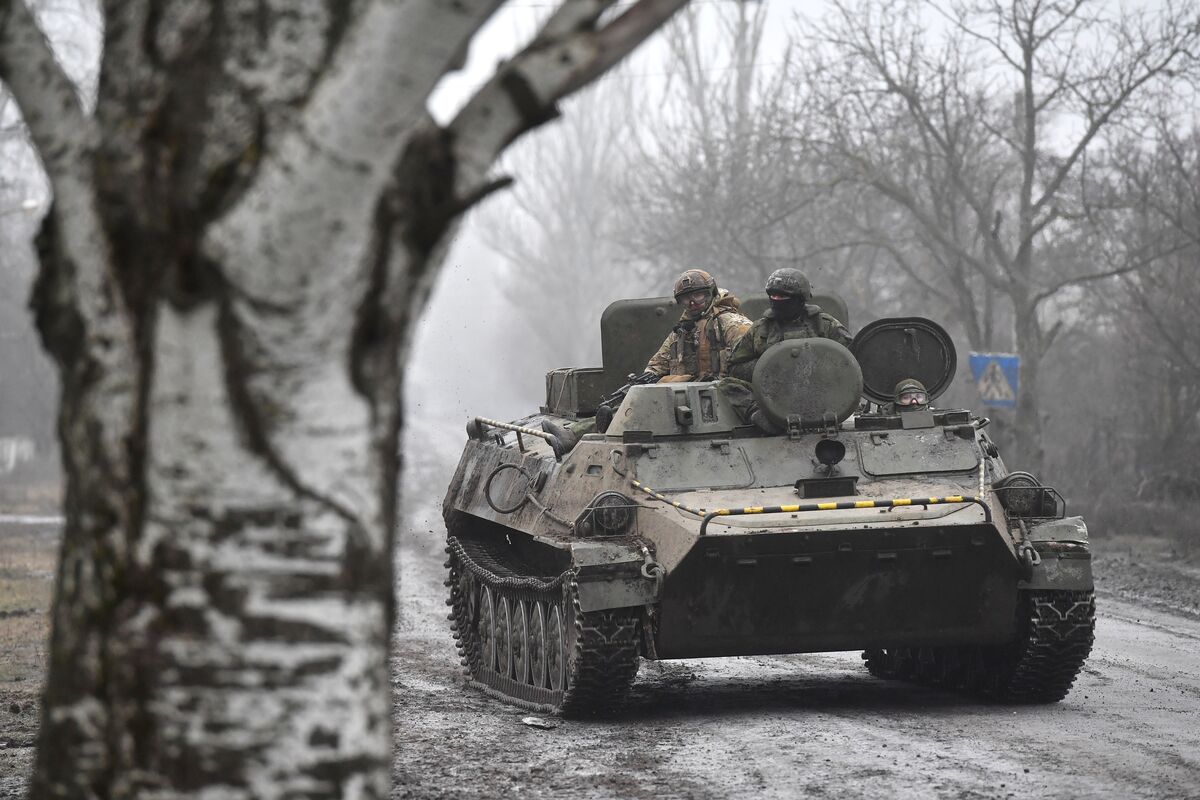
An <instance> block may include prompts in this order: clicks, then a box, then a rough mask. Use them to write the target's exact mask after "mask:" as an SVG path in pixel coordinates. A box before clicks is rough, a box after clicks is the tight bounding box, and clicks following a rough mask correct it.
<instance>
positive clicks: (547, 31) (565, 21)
mask: <svg viewBox="0 0 1200 800" xmlns="http://www.w3.org/2000/svg"><path fill="white" fill-rule="evenodd" d="M686 2H687V0H638V2H637V3H635V4H634V5H632V6H630V7H629V8H628V9H627V10H626V11H625V12H624V13H623V14H621V15H620V16H619V17H617V18H616V19H615V20H613V21H612V22H610V23H608V24H607V25H605V26H603V27H602V28H600V29H598V30H597V29H595V27H594V26H595V24H596V21H597V19H598V18H599V16H600V14H601V13H602V12H603V11H604V9H605V8H606V7H607V6H609V5H611V0H606V1H603V2H597V1H595V0H593V1H591V2H568V3H564V4H563V5H562V6H561V7H559V9H558V11H557V12H555V13H554V14H553V15H552V16H551V18H550V19H549V20H548V21H547V23H546V25H545V26H544V27H543V29H542V30H541V31H540V32H539V33H538V35H537V36H536V37H535V38H534V40H533V41H532V42H531V43H530V44H529V46H528V47H526V48H525V49H524V50H523V51H521V53H519V54H518V55H516V56H514V57H513V59H512V60H511V61H509V62H508V63H507V64H505V65H504V66H503V67H501V69H500V70H498V71H497V74H496V76H495V77H494V78H493V79H492V80H490V81H488V83H487V84H485V85H484V86H483V87H482V88H481V89H479V91H478V92H476V94H475V95H474V96H473V97H472V98H471V99H470V100H469V101H468V102H467V105H466V106H465V107H464V108H463V110H462V111H461V112H459V114H458V116H457V117H455V119H454V120H453V121H452V122H451V123H450V125H449V126H448V130H449V131H450V133H451V134H452V138H453V141H454V148H455V152H456V156H457V163H458V165H459V170H460V171H459V179H458V186H459V187H460V189H459V190H460V191H466V190H467V188H466V187H469V186H471V185H472V184H473V183H474V182H476V181H478V180H480V179H481V178H482V176H483V175H484V174H486V172H487V169H488V167H489V166H490V165H491V163H492V161H493V160H494V159H495V157H496V156H497V155H498V154H499V153H500V152H501V151H502V150H503V149H504V148H505V147H507V146H508V145H509V144H510V143H511V142H512V141H513V140H514V139H516V138H517V137H518V136H520V135H521V134H522V133H525V132H527V131H529V130H531V129H533V128H535V127H537V126H538V125H541V124H543V123H545V122H546V121H548V120H550V119H553V118H554V116H556V115H557V109H556V104H557V103H558V101H559V100H561V99H563V98H564V97H566V96H567V95H569V94H571V93H572V92H574V91H576V90H578V89H579V88H580V87H582V86H585V85H587V84H588V83H589V82H591V81H593V80H595V79H596V78H598V77H599V76H600V75H602V74H604V73H605V72H606V71H607V70H608V69H610V68H611V67H612V66H613V65H614V64H616V63H617V61H619V60H620V59H621V58H624V57H625V56H626V55H628V54H629V53H630V52H632V51H633V50H634V48H636V47H637V46H638V45H640V44H641V43H642V42H643V41H644V40H645V39H646V38H647V37H648V36H649V35H650V34H651V33H653V32H654V31H655V30H657V29H658V28H659V27H660V26H661V25H662V24H663V23H664V22H666V21H667V20H668V19H669V18H670V17H671V15H672V14H674V13H675V12H676V11H678V10H679V9H680V8H682V7H683V6H684V5H685V4H686Z"/></svg>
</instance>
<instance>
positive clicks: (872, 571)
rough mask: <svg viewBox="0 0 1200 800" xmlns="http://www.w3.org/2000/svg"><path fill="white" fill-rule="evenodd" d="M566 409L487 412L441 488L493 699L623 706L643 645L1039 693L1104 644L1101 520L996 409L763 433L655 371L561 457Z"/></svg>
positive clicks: (709, 396) (467, 647) (467, 653)
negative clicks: (660, 379)
mask: <svg viewBox="0 0 1200 800" xmlns="http://www.w3.org/2000/svg"><path fill="white" fill-rule="evenodd" d="M822 341H824V340H822ZM826 344H827V345H828V346H829V347H831V348H839V349H841V348H840V345H836V344H834V343H832V342H827V343H826ZM785 345H786V343H784V344H783V345H777V347H784V346H785ZM806 348H807V349H804V351H803V352H804V353H810V352H811V351H812V350H813V348H812V347H811V346H807V345H806ZM793 349H795V348H793ZM817 349H818V350H819V349H820V348H817ZM856 355H858V356H859V360H860V361H861V360H864V356H863V355H861V354H856ZM789 357H790V356H789ZM804 357H807V356H806V355H805V356H804ZM838 357H839V358H841V356H840V355H839V356H838ZM868 360H869V359H868ZM764 383H765V382H764ZM843 389H844V387H843ZM840 394H844V391H842V392H841V393H840ZM840 394H839V396H840ZM556 412H559V413H556ZM573 416H574V415H572V414H569V413H561V409H558V408H556V407H555V406H554V404H553V402H548V404H547V407H546V408H544V409H543V411H542V413H541V414H538V415H535V416H532V417H529V418H527V419H524V420H520V421H518V422H516V423H500V422H497V421H494V420H487V419H482V418H479V419H476V420H474V421H473V422H472V424H471V425H470V426H469V428H468V433H469V436H470V440H469V441H468V443H467V445H466V448H465V450H464V453H463V456H462V459H461V461H460V463H459V466H458V469H457V472H456V474H455V476H454V479H453V481H452V482H451V485H450V488H449V491H448V492H447V495H446V500H445V504H444V509H443V510H444V516H445V519H446V524H447V529H448V533H449V536H448V546H447V553H448V560H447V567H448V569H449V577H448V580H447V585H448V587H449V590H450V597H449V600H448V602H449V604H450V606H451V614H450V617H451V621H452V629H453V631H454V635H455V637H456V639H457V641H458V645H459V649H460V652H461V655H462V659H463V664H464V666H465V667H466V669H467V672H468V675H469V676H470V679H471V680H472V682H474V683H475V684H477V685H479V686H481V687H483V688H484V689H485V690H486V691H488V692H490V693H492V694H495V695H497V696H500V697H502V698H504V699H506V700H508V701H510V702H514V703H517V704H519V705H524V706H526V707H530V708H536V709H540V710H544V711H555V712H564V713H569V714H589V713H600V712H609V711H611V710H613V709H615V708H618V707H619V706H620V704H621V702H622V700H623V699H624V698H625V696H626V694H627V692H628V689H629V687H630V685H631V684H632V681H633V679H634V677H635V676H636V674H637V670H638V666H639V663H640V659H642V658H647V659H675V658H699V657H716V656H730V655H757V654H778V653H806V652H821V651H835V650H862V651H864V659H865V660H866V666H867V669H868V670H870V672H872V673H873V674H875V675H878V676H880V677H887V678H906V679H914V680H921V681H929V682H935V683H941V684H944V685H948V686H954V687H960V688H966V689H971V690H975V691H978V692H982V693H985V694H988V695H991V696H993V697H995V698H998V699H1001V700H1008V701H1031V702H1047V701H1055V700H1058V699H1061V698H1062V697H1063V696H1065V695H1066V693H1067V692H1068V691H1069V689H1070V686H1071V684H1072V682H1073V680H1074V678H1075V675H1076V674H1077V673H1078V671H1079V669H1080V668H1081V667H1082V664H1083V662H1084V659H1085V658H1086V657H1087V655H1088V652H1089V651H1090V647H1091V642H1092V630H1093V626H1094V605H1093V601H1092V588H1093V587H1092V577H1091V560H1090V552H1089V550H1088V542H1087V529H1086V526H1085V525H1084V524H1083V522H1082V520H1080V519H1078V518H1067V517H1065V516H1064V515H1063V513H1062V512H1063V507H1062V506H1063V504H1062V502H1061V500H1060V499H1059V498H1058V497H1057V494H1056V493H1054V492H1053V490H1051V489H1049V488H1047V487H1043V486H1041V485H1040V484H1038V483H1037V482H1036V481H1033V480H1031V479H1026V477H1025V476H1024V474H1020V473H1014V474H1010V473H1009V472H1008V470H1007V469H1006V468H1005V466H1004V464H1003V462H1002V461H1001V459H1000V458H999V456H998V453H997V452H996V448H995V445H994V444H993V443H992V442H991V441H990V440H989V438H988V437H987V435H986V432H985V431H984V430H983V428H984V426H985V425H986V420H981V419H979V418H976V417H974V416H972V415H971V414H969V413H968V412H966V411H927V412H923V413H922V415H921V416H920V417H919V418H917V419H914V418H911V417H907V416H905V415H903V414H898V413H851V414H843V413H841V412H837V413H832V414H830V413H825V414H817V415H811V416H810V417H808V418H805V417H804V416H803V415H789V418H788V419H786V420H785V421H786V422H787V423H788V430H787V431H786V432H785V433H781V434H778V435H769V434H764V433H762V432H761V431H759V430H758V429H756V428H755V427H754V426H750V425H746V424H744V423H743V422H742V420H741V419H740V417H739V415H738V413H737V412H736V410H735V409H734V408H733V406H732V405H731V404H730V402H729V400H728V399H727V398H726V396H725V394H724V393H723V392H722V391H721V388H720V386H718V385H717V384H713V383H676V384H658V385H649V386H637V387H633V388H632V389H631V390H630V391H629V394H628V396H627V397H626V398H625V401H624V403H622V405H621V407H620V409H619V410H618V413H617V414H616V415H615V418H614V421H613V423H612V425H611V426H610V427H609V428H608V430H607V431H606V432H605V433H603V434H601V433H595V434H590V435H585V436H583V438H582V439H581V440H580V441H579V442H578V444H577V445H575V446H574V447H573V448H572V449H570V450H569V451H566V449H565V448H564V447H562V443H561V442H560V441H558V440H557V439H556V437H554V436H553V435H551V434H547V433H545V432H544V431H543V430H542V427H541V423H542V422H543V421H545V420H551V421H553V422H556V423H560V424H567V423H569V422H571V421H572V419H573ZM838 416H841V417H842V418H840V419H839V418H837V417H838ZM1031 498H1032V499H1031Z"/></svg>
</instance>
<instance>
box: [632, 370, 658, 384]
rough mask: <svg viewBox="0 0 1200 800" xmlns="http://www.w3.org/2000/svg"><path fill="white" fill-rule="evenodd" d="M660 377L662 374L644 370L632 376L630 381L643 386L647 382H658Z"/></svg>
mask: <svg viewBox="0 0 1200 800" xmlns="http://www.w3.org/2000/svg"><path fill="white" fill-rule="evenodd" d="M661 379H662V375H659V374H658V373H657V372H651V371H650V370H646V371H645V372H643V373H642V374H641V375H638V376H637V377H636V378H634V379H633V380H632V381H631V383H634V384H637V385H638V386H645V385H646V384H648V383H658V382H659V380H661Z"/></svg>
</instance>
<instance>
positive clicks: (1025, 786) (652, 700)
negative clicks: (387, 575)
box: [393, 525, 1200, 798]
mask: <svg viewBox="0 0 1200 800" xmlns="http://www.w3.org/2000/svg"><path fill="white" fill-rule="evenodd" d="M428 527H429V528H430V529H432V530H436V528H433V526H432V525H431V526H428ZM422 544H423V545H424V546H422V547H410V548H409V549H407V550H406V551H405V553H404V556H405V558H404V559H403V564H402V574H403V582H402V595H403V606H402V607H403V613H402V618H401V622H400V630H399V635H398V653H399V654H400V655H399V657H398V662H397V672H396V699H397V706H396V708H397V713H396V723H397V733H396V742H397V758H396V788H395V789H394V791H393V796H394V797H397V798H441V797H446V798H450V797H479V798H485V797H539V798H540V797H545V798H551V797H554V798H558V797H568V796H577V797H588V798H610V797H611V798H626V797H631V798H676V797H678V798H720V797H780V798H785V797H787V798H790V797H836V798H855V797H864V798H865V797H871V798H875V797H912V798H926V797H945V798H1005V797H1038V798H1047V797H1051V798H1059V797H1062V798H1069V797H1089V798H1091V797H1111V798H1131V797H1147V798H1150V797H1153V798H1159V797H1200V725H1198V724H1197V723H1196V721H1197V720H1198V719H1200V614H1198V611H1197V610H1198V609H1200V570H1198V569H1196V568H1195V567H1190V566H1187V565H1183V564H1179V563H1177V562H1175V561H1173V560H1172V559H1171V556H1170V550H1169V546H1168V545H1166V544H1165V543H1163V542H1150V543H1139V545H1138V546H1136V547H1131V546H1129V545H1128V544H1124V545H1120V546H1118V545H1113V546H1109V547H1105V543H1100V544H1098V545H1097V550H1098V551H1099V553H1100V554H1099V556H1098V558H1097V562H1096V568H1097V574H1098V575H1099V601H1098V603H1097V606H1098V609H1099V611H1098V613H1099V622H1098V625H1097V634H1096V645H1095V649H1094V650H1093V653H1092V656H1091V658H1090V659H1089V661H1088V663H1087V665H1086V667H1085V670H1084V672H1083V674H1082V675H1081V676H1080V677H1079V679H1078V681H1077V682H1076V685H1075V688H1074V690H1073V691H1072V692H1071V694H1070V695H1069V696H1068V697H1067V699H1066V700H1065V701H1063V702H1061V703H1057V704H1053V705H1048V706H1032V707H1029V706H1021V707H1012V706H1003V705H997V704H991V703H987V702H982V701H979V700H977V699H974V698H971V697H966V696H963V695H958V694H955V693H951V692H946V691H941V690H934V689H929V688H924V687H919V686H912V685H908V684H905V683H901V682H893V681H882V680H878V679H876V678H873V677H871V676H870V675H868V674H867V672H866V670H865V669H864V668H863V666H862V661H861V658H860V656H859V653H857V652H854V653H831V654H820V655H804V656H772V657H754V658H750V657H748V658H728V659H709V660H696V661H680V662H664V663H650V662H643V665H642V671H641V673H640V674H639V676H638V680H637V682H636V684H635V687H634V696H633V702H632V708H631V711H630V713H629V714H627V715H626V716H624V717H622V718H620V719H617V720H606V721H572V720H562V719H554V718H550V720H549V721H550V723H551V724H554V725H555V726H556V727H554V728H553V729H550V730H545V729H539V728H534V727H529V726H527V725H526V724H523V723H522V719H523V718H525V717H527V716H529V715H528V712H525V711H522V710H520V709H516V708H511V707H508V706H506V705H504V704H502V703H500V702H498V701H495V700H492V699H490V698H488V697H485V696H484V695H482V694H481V693H479V692H477V691H473V690H469V689H465V688H464V687H463V684H462V677H461V672H460V668H459V666H458V661H457V657H456V654H455V651H454V648H453V647H452V640H451V639H450V636H449V633H448V631H447V628H446V623H445V613H446V607H445V605H444V604H443V601H442V597H443V591H444V590H443V589H442V586H441V578H442V571H441V561H442V554H441V552H440V549H439V548H438V544H439V542H437V534H435V533H432V532H427V533H426V534H425V539H424V541H423V542H422Z"/></svg>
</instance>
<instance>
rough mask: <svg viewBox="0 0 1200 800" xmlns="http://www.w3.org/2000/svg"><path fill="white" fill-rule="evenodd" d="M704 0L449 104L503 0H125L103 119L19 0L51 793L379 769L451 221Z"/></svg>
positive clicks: (217, 788)
mask: <svg viewBox="0 0 1200 800" xmlns="http://www.w3.org/2000/svg"><path fill="white" fill-rule="evenodd" d="M683 2H684V0H641V2H638V3H636V4H634V5H633V6H632V7H630V8H629V9H627V10H625V11H624V13H623V14H621V15H620V16H618V17H616V18H615V19H614V20H613V21H612V22H610V23H608V24H605V25H599V24H598V19H599V18H600V15H601V13H602V12H604V11H605V9H607V8H608V7H609V6H611V5H612V2H611V0H604V1H596V0H572V2H567V3H565V4H564V5H563V6H562V8H561V9H560V10H559V11H558V12H557V13H556V14H555V15H553V16H552V18H551V20H550V22H549V23H548V24H547V26H546V28H545V30H544V31H543V32H542V33H541V34H539V36H538V37H537V38H536V39H535V41H534V42H533V43H532V44H531V46H530V49H528V50H527V51H525V52H524V53H522V54H521V55H520V56H518V57H517V58H515V59H514V60H513V61H512V62H510V64H509V65H507V66H506V67H505V68H504V72H503V73H502V77H501V78H500V79H498V80H496V81H493V82H492V83H489V84H488V85H487V86H486V87H485V88H484V89H483V90H481V92H480V93H479V95H478V96H477V97H476V98H475V100H474V101H473V102H472V103H471V104H469V105H468V107H467V109H466V110H464V112H463V114H462V115H460V117H459V119H458V120H456V121H455V122H454V124H452V125H451V126H450V127H449V128H448V129H446V130H442V129H439V128H437V127H436V126H435V125H434V124H433V123H432V121H431V120H430V119H429V118H428V116H427V115H426V112H425V107H424V106H425V101H426V98H427V96H428V94H429V93H430V91H431V90H432V89H433V87H434V85H435V84H436V83H437V81H438V80H439V79H440V78H441V76H442V75H443V74H444V73H445V72H446V71H447V70H449V69H453V68H454V67H455V65H456V64H457V63H458V62H459V61H460V60H461V57H462V54H463V52H464V50H465V47H466V46H467V44H468V43H469V41H470V38H471V37H472V35H473V34H474V33H475V32H476V31H477V30H478V29H479V27H480V26H481V25H482V24H483V23H484V21H486V19H487V18H488V16H489V15H490V14H491V13H492V12H493V11H494V10H495V9H496V7H497V6H498V5H499V4H500V3H499V0H477V1H476V2H470V1H469V0H408V1H407V2H400V0H373V1H370V2H368V1H367V0H360V2H350V3H345V2H339V1H338V0H329V1H328V2H327V3H325V4H316V3H313V4H302V5H299V6H295V7H293V6H292V4H288V3H282V2H265V3H260V2H257V0H225V2H222V3H214V2H201V1H200V0H164V1H163V2H151V0H124V2H117V0H112V2H109V3H108V4H107V20H106V23H107V24H106V42H105V54H104V62H103V66H102V71H103V77H102V81H101V89H100V96H99V99H98V104H97V111H96V116H95V120H94V121H93V120H90V119H87V118H85V117H84V115H83V114H82V112H81V111H80V110H79V107H78V104H77V103H75V102H74V95H73V93H72V92H71V90H70V86H69V84H68V83H67V82H66V80H65V79H64V78H63V77H62V74H61V71H60V70H58V68H57V65H56V64H55V63H54V61H53V58H52V56H51V54H50V51H49V49H48V48H47V47H46V44H45V40H44V38H43V37H42V36H41V34H40V32H39V31H38V30H37V28H36V25H35V23H34V21H33V19H32V17H31V16H30V15H29V14H28V12H27V9H26V8H25V6H24V4H23V3H22V2H20V0H0V80H3V81H4V82H5V83H6V84H7V85H8V86H9V87H10V88H11V89H12V91H13V94H14V96H15V97H16V98H17V101H18V104H19V105H20V107H21V108H22V110H23V112H24V114H25V118H26V120H27V122H28V124H29V129H30V132H31V135H32V138H33V140H34V142H35V145H36V146H37V147H38V148H39V150H40V151H41V152H42V154H43V159H44V163H45V166H46V169H47V172H48V173H49V174H50V177H51V181H52V185H53V187H54V191H55V205H54V209H53V211H52V213H51V217H50V219H51V224H49V225H48V226H47V228H46V230H45V231H44V232H43V253H42V261H43V268H42V276H41V279H40V283H41V288H40V289H39V293H38V298H37V300H36V304H37V306H38V309H39V316H40V327H41V330H42V333H43V338H44V340H45V341H46V343H47V346H48V348H49V349H50V350H51V351H52V352H53V353H54V355H55V357H56V359H57V361H58V364H59V367H60V371H61V373H62V374H63V376H64V381H63V385H64V395H63V405H62V411H61V425H62V430H63V452H64V460H65V462H66V463H65V466H66V473H67V479H68V490H67V496H68V500H67V527H66V530H65V532H64V551H63V560H62V566H61V568H60V575H59V582H58V586H57V592H58V597H57V600H56V610H55V615H54V640H53V642H52V646H51V666H50V673H49V676H48V684H47V693H46V698H45V703H44V706H45V714H44V723H43V731H42V736H41V740H40V743H39V756H38V764H37V769H36V773H35V776H34V780H33V787H32V794H33V796H35V797H95V796H112V797H155V798H172V797H197V796H220V797H230V798H276V797H294V796H305V797H383V796H386V795H387V794H388V782H389V777H390V748H391V730H390V724H391V723H390V719H391V713H390V712H391V709H390V695H391V686H390V681H389V670H388V655H389V645H390V630H391V623H392V618H393V602H394V601H393V585H392V581H393V575H392V567H391V565H392V530H393V527H394V522H395V518H396V502H397V501H396V489H397V477H398V469H399V465H398V463H397V457H396V447H397V442H398V433H399V430H400V419H401V417H400V407H399V403H400V375H401V368H402V363H403V359H404V355H405V354H404V343H405V342H406V341H407V340H408V333H409V328H410V326H411V324H412V322H413V321H414V320H415V318H416V314H417V313H418V312H419V308H420V306H421V305H422V304H423V303H424V300H425V298H426V296H427V291H428V286H429V285H430V284H431V282H432V280H433V278H434V276H435V275H436V272H437V269H438V266H439V264H440V258H441V254H442V252H443V248H444V242H445V240H446V235H447V233H448V232H449V231H450V230H451V229H452V227H453V224H454V221H455V219H456V218H457V217H458V216H459V215H460V214H461V212H462V211H463V210H464V209H465V208H467V207H469V205H470V204H471V203H473V202H475V201H477V200H478V199H479V198H480V197H482V196H483V195H484V194H486V192H487V191H488V190H489V189H491V188H494V187H495V186H497V185H499V184H489V183H488V182H487V180H486V173H487V170H488V169H489V166H490V164H491V163H492V161H493V160H494V158H495V156H496V155H497V154H498V153H499V152H500V151H501V150H502V149H503V148H504V147H505V146H506V145H507V144H508V143H509V142H511V141H512V140H513V139H514V138H515V137H516V136H518V135H520V134H521V133H522V132H524V131H526V130H528V129H530V128H532V127H534V126H536V125H538V124H541V123H542V122H544V121H546V120H548V119H550V118H552V117H553V116H554V114H555V113H556V111H555V103H556V101H557V100H558V99H559V98H561V97H562V96H564V95H565V94H567V93H568V92H570V91H573V90H575V89H577V88H578V87H580V86H582V85H584V84H586V83H587V82H588V81H589V80H592V79H593V78H595V77H596V76H597V75H599V74H600V73H601V72H603V70H605V69H607V68H608V67H609V66H611V65H612V64H613V63H615V62H616V61H617V60H618V59H619V58H621V57H623V56H624V55H625V54H626V53H628V52H629V51H630V50H631V49H632V47H633V46H635V45H636V44H637V43H638V42H640V41H641V40H642V39H644V38H645V37H646V36H648V35H650V33H652V32H653V31H654V30H655V28H657V27H658V25H660V24H661V23H662V22H663V21H665V19H666V18H667V17H668V16H669V15H670V13H671V12H672V11H673V10H675V8H677V7H679V6H680V5H682V3H683Z"/></svg>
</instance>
